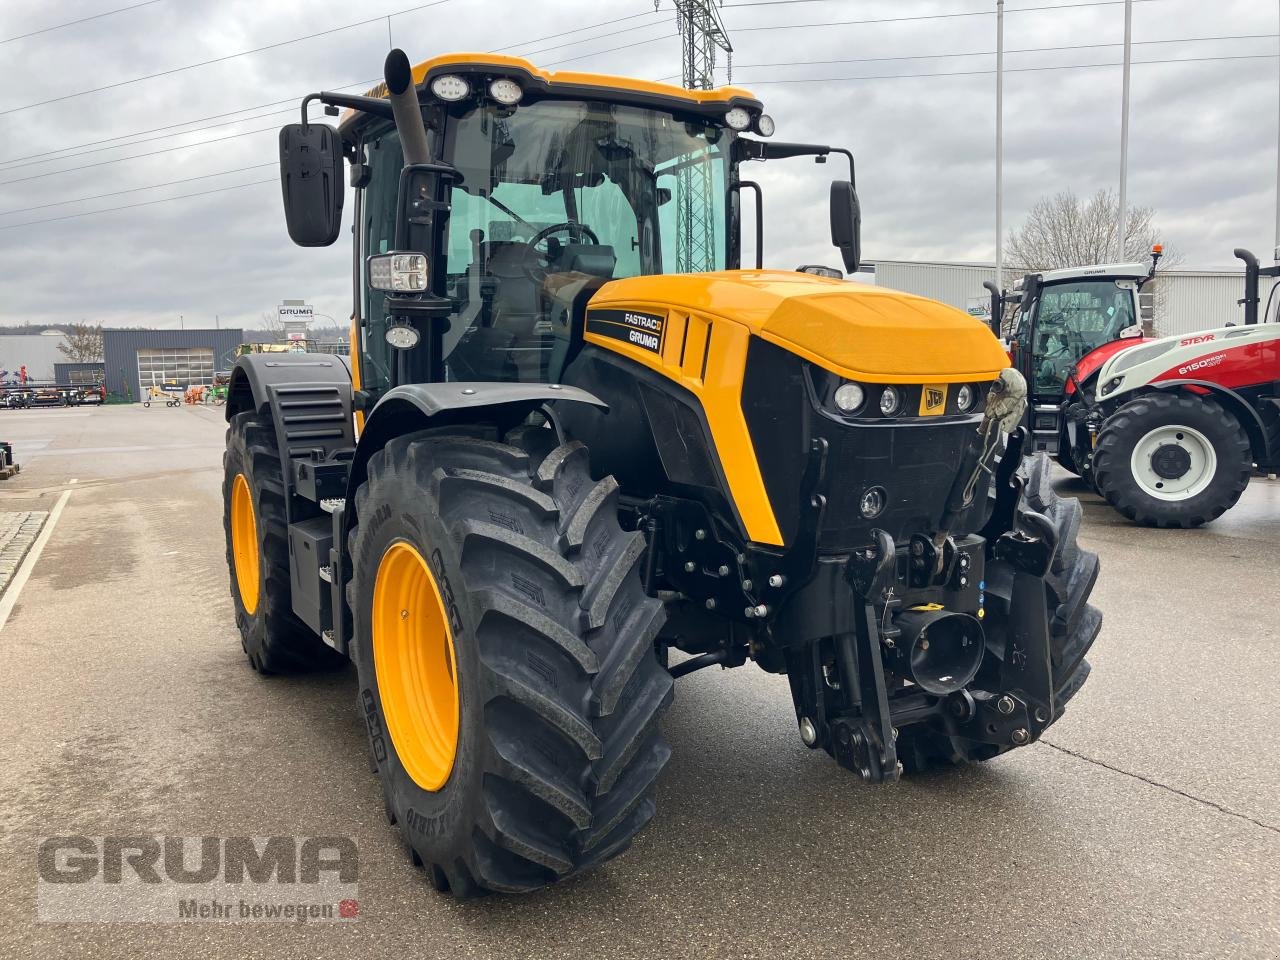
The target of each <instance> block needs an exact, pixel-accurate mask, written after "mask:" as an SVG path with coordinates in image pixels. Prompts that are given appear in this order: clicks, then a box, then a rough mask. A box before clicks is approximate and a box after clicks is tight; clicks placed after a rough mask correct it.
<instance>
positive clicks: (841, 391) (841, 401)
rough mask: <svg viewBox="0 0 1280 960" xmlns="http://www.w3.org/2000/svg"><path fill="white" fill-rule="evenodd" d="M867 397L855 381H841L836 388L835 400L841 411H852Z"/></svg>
mask: <svg viewBox="0 0 1280 960" xmlns="http://www.w3.org/2000/svg"><path fill="white" fill-rule="evenodd" d="M866 398H867V395H866V392H865V391H864V390H863V389H862V387H860V386H858V385H857V384H856V383H842V384H841V385H840V386H838V387H837V388H836V392H835V397H834V399H835V402H836V406H837V407H839V408H840V411H841V412H842V413H853V412H854V411H856V410H857V409H858V408H859V407H861V406H862V401H863V400H865V399H866Z"/></svg>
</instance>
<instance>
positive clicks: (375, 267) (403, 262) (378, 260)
mask: <svg viewBox="0 0 1280 960" xmlns="http://www.w3.org/2000/svg"><path fill="white" fill-rule="evenodd" d="M366 273H367V274H368V277H369V286H371V287H373V289H375V290H382V291H385V292H387V293H421V292H422V291H424V290H426V289H427V258H426V257H425V256H424V255H423V254H421V253H376V254H374V255H373V256H371V257H369V259H368V266H367V267H366Z"/></svg>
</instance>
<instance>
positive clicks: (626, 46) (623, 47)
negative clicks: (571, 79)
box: [546, 33, 680, 67]
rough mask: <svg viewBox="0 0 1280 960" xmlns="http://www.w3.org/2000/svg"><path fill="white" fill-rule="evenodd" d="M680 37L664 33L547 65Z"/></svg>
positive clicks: (553, 61) (552, 65) (554, 61)
mask: <svg viewBox="0 0 1280 960" xmlns="http://www.w3.org/2000/svg"><path fill="white" fill-rule="evenodd" d="M678 36H680V34H678V33H664V34H663V35H662V36H660V37H650V38H649V39H648V40H637V41H636V42H635V43H624V44H622V46H620V47H608V48H606V49H604V50H592V51H591V52H590V53H582V54H579V55H578V56H576V57H565V58H564V59H563V60H552V61H551V62H550V63H548V64H546V66H548V67H558V66H560V64H562V63H572V62H573V61H575V60H586V59H587V58H588V57H598V56H600V55H601V54H603V53H615V52H616V51H618V50H630V49H631V48H632V47H643V46H644V45H645V44H646V43H657V42H658V41H659V40H674V39H675V38H676V37H678Z"/></svg>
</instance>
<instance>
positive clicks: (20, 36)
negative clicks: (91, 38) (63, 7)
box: [0, 0, 160, 43]
mask: <svg viewBox="0 0 1280 960" xmlns="http://www.w3.org/2000/svg"><path fill="white" fill-rule="evenodd" d="M159 2H160V0H142V3H132V4H130V5H129V6H127V7H117V8H116V9H114V10H106V11H104V12H102V13H95V14H93V15H92V16H89V17H81V18H80V19H79V20H68V21H67V22H66V23H58V24H54V25H53V26H52V27H41V28H40V29H39V30H30V31H28V32H27V33H19V34H15V35H14V36H12V37H5V38H4V39H3V40H0V43H12V42H13V41H14V40H25V39H27V37H38V36H39V35H40V34H42V33H52V32H53V31H54V30H61V29H62V28H63V27H74V26H75V25H76V24H77V23H88V22H89V21H90V20H101V19H102V18H103V17H112V16H115V15H116V14H117V13H126V12H127V11H129V10H137V9H138V8H139V7H149V6H151V5H152V4H153V3H159Z"/></svg>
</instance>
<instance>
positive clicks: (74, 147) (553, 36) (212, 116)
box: [4, 0, 656, 166]
mask: <svg viewBox="0 0 1280 960" xmlns="http://www.w3.org/2000/svg"><path fill="white" fill-rule="evenodd" d="M153 2H159V0H153ZM428 6H430V4H429V5H428ZM412 9H418V8H412ZM404 12H408V11H401V13H404ZM397 15H398V14H392V16H397ZM653 15H654V11H652V10H649V11H645V12H643V13H638V14H633V15H631V16H627V17H620V18H615V19H613V20H603V21H600V22H599V23H592V24H587V25H586V26H583V27H578V28H576V29H574V30H566V31H563V32H561V33H553V34H548V35H547V36H543V37H536V38H533V39H530V40H524V41H521V42H520V43H513V44H509V45H507V46H505V47H498V48H496V49H495V50H493V51H490V52H492V53H499V52H501V51H503V50H511V49H513V48H515V47H520V46H525V45H528V44H532V43H540V42H542V41H543V40H554V39H556V38H557V37H564V36H568V35H570V34H573V33H581V32H583V31H585V30H592V29H595V28H597V27H602V26H607V25H610V24H618V23H624V22H626V21H629V20H635V19H638V18H640V17H652V16H653ZM651 25H654V26H656V22H655V23H654V24H637V25H636V26H633V27H628V28H626V30H624V31H621V32H622V33H627V32H630V31H632V30H637V29H641V28H642V27H645V26H651ZM609 35H611V36H617V35H618V33H617V32H614V33H613V34H609ZM593 39H599V38H596V37H584V38H581V39H579V40H573V41H570V42H569V43H564V44H559V45H558V47H565V46H573V45H574V44H578V43H588V42H590V41H591V40H593ZM558 47H548V48H545V49H546V50H553V49H558ZM537 52H543V51H533V52H532V53H537ZM526 55H532V54H531V53H530V54H526ZM571 59H574V58H571ZM557 62H558V63H565V62H568V61H566V60H561V61H557ZM550 65H552V66H554V64H550ZM379 79H380V78H379ZM377 82H378V79H373V80H364V81H360V82H358V83H350V84H343V85H342V86H336V87H335V86H329V87H325V89H328V90H334V91H339V90H350V89H355V88H366V89H367V88H369V87H371V86H373V85H374V84H376V83H377ZM301 99H302V95H298V96H296V97H289V98H286V99H283V100H273V101H271V102H270V103H260V104H255V105H254V106H251V107H242V108H240V109H238V110H227V111H224V112H223V113H215V114H210V115H209V116H205V117H195V118H193V119H191V120H183V121H181V122H179V123H170V124H165V125H164V126H160V127H150V128H148V129H146V130H137V131H134V132H132V133H124V134H120V135H118V136H114V137H105V138H102V139H99V140H87V141H84V142H81V143H78V144H72V145H69V146H66V147H59V148H57V149H55V150H48V151H44V152H41V153H34V154H27V155H26V156H22V157H14V158H13V159H12V160H9V161H4V162H5V163H7V164H10V165H13V164H17V165H19V166H25V165H27V164H23V163H22V162H21V161H26V160H38V159H40V158H45V157H49V158H52V155H53V154H55V153H65V152H67V151H70V150H78V149H80V148H82V147H97V146H99V145H100V144H106V143H111V142H112V141H114V140H126V139H128V138H130V137H135V136H142V135H144V134H148V133H157V132H159V131H163V130H173V129H176V128H177V127H185V126H190V125H191V124H195V123H201V122H203V121H205V120H217V119H221V118H223V117H230V116H234V115H235V114H239V113H249V112H252V111H254V110H264V109H266V108H268V107H275V106H280V105H281V104H286V103H294V102H297V101H299V100H301ZM281 112H283V111H281ZM271 115H272V114H263V116H271ZM242 119H247V118H242ZM238 122H241V121H240V120H232V121H228V123H238ZM225 125H226V124H211V125H210V126H207V127H200V128H197V130H188V131H184V132H185V133H196V132H198V130H208V129H213V128H214V127H218V126H225ZM135 142H141V141H135ZM130 145H131V144H117V145H116V146H130ZM86 152H96V151H86ZM77 155H78V154H77ZM57 159H68V158H67V157H60V158H57Z"/></svg>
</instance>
